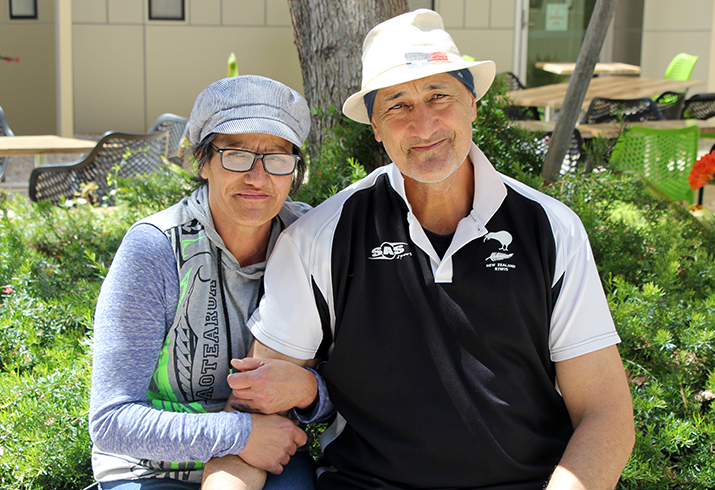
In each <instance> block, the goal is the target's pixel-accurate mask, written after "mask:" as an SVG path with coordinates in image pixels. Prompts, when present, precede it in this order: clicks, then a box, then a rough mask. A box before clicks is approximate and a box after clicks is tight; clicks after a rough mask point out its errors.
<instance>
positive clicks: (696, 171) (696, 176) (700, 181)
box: [688, 153, 715, 190]
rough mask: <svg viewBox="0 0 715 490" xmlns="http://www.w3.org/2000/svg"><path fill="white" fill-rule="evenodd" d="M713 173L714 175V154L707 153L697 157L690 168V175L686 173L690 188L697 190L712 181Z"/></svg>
mask: <svg viewBox="0 0 715 490" xmlns="http://www.w3.org/2000/svg"><path fill="white" fill-rule="evenodd" d="M713 175H715V154H713V153H708V154H707V155H703V156H702V157H700V158H698V161H697V162H695V165H693V168H692V170H690V175H688V182H690V188H691V189H692V190H697V189H700V188H701V187H703V186H704V185H705V184H708V183H710V182H713Z"/></svg>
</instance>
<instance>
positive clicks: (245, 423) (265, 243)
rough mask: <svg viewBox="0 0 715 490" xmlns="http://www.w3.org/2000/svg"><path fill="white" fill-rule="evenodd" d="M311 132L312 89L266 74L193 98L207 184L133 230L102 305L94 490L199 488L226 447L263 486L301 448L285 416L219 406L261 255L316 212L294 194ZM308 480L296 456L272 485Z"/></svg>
mask: <svg viewBox="0 0 715 490" xmlns="http://www.w3.org/2000/svg"><path fill="white" fill-rule="evenodd" d="M309 128H310V111H309V109H308V105H307V103H306V101H305V99H304V98H303V97H302V96H301V95H300V94H298V93H297V92H295V91H294V90H292V89H290V88H288V87H286V86H285V85H283V84H281V83H279V82H276V81H274V80H270V79H268V78H264V77H258V76H240V77H231V78H226V79H224V80H220V81H218V82H215V83H213V84H211V85H209V86H208V87H207V88H206V89H205V90H204V91H203V92H202V93H201V94H199V96H198V97H197V99H196V102H195V104H194V108H193V110H192V112H191V116H190V118H189V122H188V126H187V137H188V139H189V142H190V143H191V144H192V146H191V152H190V153H191V154H192V155H193V156H194V157H195V160H196V162H197V167H198V168H197V169H198V173H199V176H198V180H199V181H200V182H201V186H200V187H199V188H198V189H197V190H195V191H194V192H193V193H192V194H191V196H189V197H187V198H184V199H183V200H182V201H180V202H179V203H177V204H175V205H174V206H172V207H170V208H168V209H166V210H164V211H162V212H160V213H157V214H156V215H153V216H150V217H148V218H146V219H144V220H141V221H140V222H138V223H136V224H134V225H133V226H132V227H131V228H130V230H129V231H128V232H127V234H126V236H125V237H124V240H123V242H122V245H121V246H120V247H119V250H118V251H117V254H116V256H115V258H114V261H113V263H112V266H111V268H110V270H109V273H108V274H107V278H106V279H105V281H104V284H103V285H102V290H101V293H100V296H99V299H98V302H97V310H96V315H95V325H94V329H95V330H94V366H93V377H92V395H91V402H90V435H91V437H92V441H93V443H94V446H93V449H92V465H93V470H94V475H95V478H96V479H97V481H98V482H99V485H100V488H102V489H116V490H128V489H145V488H158V489H168V488H172V489H174V488H181V489H184V488H185V489H191V490H197V489H198V488H199V487H200V484H201V481H202V476H203V466H204V463H205V462H207V461H209V460H210V459H212V458H217V460H218V458H220V457H222V456H227V455H238V456H240V457H241V459H242V460H243V461H245V462H246V463H247V464H246V467H245V479H246V482H247V484H248V483H250V484H252V485H253V486H254V487H255V488H260V487H261V485H262V484H263V480H264V478H265V471H263V470H269V471H272V472H273V473H279V472H281V471H283V469H284V468H283V465H285V464H286V463H287V461H288V459H289V458H290V457H291V455H293V454H294V453H295V451H296V449H297V448H298V447H299V446H302V445H303V444H305V441H306V437H305V433H304V432H303V431H302V430H301V429H299V428H298V427H296V426H295V424H293V423H292V422H291V421H290V420H288V419H287V418H285V417H282V416H280V415H260V414H249V413H242V412H235V411H234V412H228V411H222V410H223V409H224V406H226V405H227V400H228V398H229V395H230V394H231V389H230V388H229V386H228V384H227V381H226V377H227V375H228V374H229V372H230V364H229V362H230V360H231V359H232V358H242V357H245V355H246V354H247V351H248V349H249V347H250V343H251V340H252V337H251V334H250V332H249V331H248V329H247V328H246V321H247V319H248V318H249V317H250V316H251V313H252V312H253V310H254V309H255V307H256V305H257V302H258V299H259V296H260V295H261V282H262V277H263V271H264V268H265V262H266V259H267V257H268V255H270V253H271V250H272V248H273V245H274V243H275V241H276V239H277V238H278V235H279V233H280V232H281V231H282V230H283V229H284V228H285V227H286V226H288V225H289V224H290V223H291V222H293V221H294V220H295V219H297V218H298V217H299V216H300V215H302V214H303V213H305V212H306V211H307V209H308V207H307V206H305V205H302V204H298V203H294V202H292V201H291V200H290V199H288V194H289V192H290V191H291V189H292V188H293V189H295V188H297V187H298V186H299V185H300V182H301V180H302V177H303V173H304V170H305V162H304V160H303V158H302V156H301V152H300V147H301V145H302V144H303V142H304V141H305V138H306V136H307V135H308V131H309ZM228 406H230V405H228ZM256 467H257V468H258V469H256ZM241 476H244V471H243V470H241ZM313 486H314V473H313V470H312V460H311V459H310V457H309V456H308V455H307V453H303V452H299V453H298V454H296V455H295V456H294V457H292V458H290V463H289V464H287V465H286V466H285V471H283V474H282V475H280V476H278V475H269V477H268V479H267V481H266V487H265V488H271V487H274V488H312V487H313Z"/></svg>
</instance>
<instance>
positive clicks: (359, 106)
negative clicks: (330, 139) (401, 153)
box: [343, 9, 496, 124]
mask: <svg viewBox="0 0 715 490" xmlns="http://www.w3.org/2000/svg"><path fill="white" fill-rule="evenodd" d="M465 68H466V69H469V71H470V72H471V73H472V75H473V76H474V94H475V96H476V98H477V100H479V99H481V98H482V97H483V96H484V94H485V93H486V92H487V90H488V89H489V87H490V86H491V84H492V82H493V81H494V75H495V74H496V65H495V64H494V62H493V61H467V60H465V59H463V58H462V56H461V55H460V54H459V49H457V45H456V44H455V43H454V40H453V39H452V37H451V36H450V35H449V34H447V31H445V30H444V23H443V22H442V17H440V16H439V14H438V13H437V12H434V11H432V10H428V9H419V10H415V11H414V12H408V13H406V14H402V15H398V16H397V17H393V18H392V19H389V20H386V21H385V22H382V23H381V24H378V25H377V26H375V27H373V28H372V30H371V31H370V32H368V34H367V36H366V37H365V42H364V43H363V46H362V89H361V90H360V91H359V92H356V93H354V94H353V95H351V96H350V97H348V99H347V100H346V101H345V104H343V114H345V115H346V116H348V117H349V118H350V119H352V120H354V121H357V122H361V123H365V124H370V118H369V117H368V113H367V108H366V107H365V103H364V100H363V99H364V97H365V94H367V93H370V92H372V91H373V90H377V89H381V88H385V87H390V86H392V85H398V84H400V83H405V82H409V81H412V80H418V79H420V78H424V77H428V76H431V75H436V74H438V73H446V72H451V71H457V70H462V69H465Z"/></svg>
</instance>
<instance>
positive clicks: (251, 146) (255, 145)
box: [201, 133, 293, 236]
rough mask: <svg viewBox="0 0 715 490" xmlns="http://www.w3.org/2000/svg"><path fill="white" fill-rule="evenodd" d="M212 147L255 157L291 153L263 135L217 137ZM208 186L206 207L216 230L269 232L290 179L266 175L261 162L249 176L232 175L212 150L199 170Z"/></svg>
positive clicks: (289, 148)
mask: <svg viewBox="0 0 715 490" xmlns="http://www.w3.org/2000/svg"><path fill="white" fill-rule="evenodd" d="M213 144H214V146H216V147H218V148H221V149H224V148H230V149H235V150H249V151H252V152H254V153H293V144H292V143H290V142H289V141H286V140H284V139H283V138H280V137H278V136H273V135H269V134H262V133H250V134H218V135H217V137H216V139H214V141H213ZM201 176H202V177H203V178H205V179H207V180H208V182H209V184H208V185H209V189H208V190H209V207H210V209H211V215H212V217H213V220H214V224H215V226H216V230H217V231H218V232H219V234H220V235H222V236H223V233H222V230H230V229H231V232H232V233H235V232H236V231H239V230H242V229H244V228H245V229H246V231H248V229H250V228H253V229H254V231H255V229H260V228H266V229H267V230H270V223H271V220H272V219H273V218H274V217H275V216H276V215H277V214H278V212H279V211H280V209H281V207H282V206H283V203H284V202H285V200H286V198H287V197H288V193H289V192H290V188H291V184H292V183H293V175H280V176H279V175H271V174H268V173H266V171H265V169H264V167H263V160H258V161H256V163H255V165H254V166H253V168H252V169H251V170H250V171H248V172H232V171H230V170H226V169H225V168H223V167H222V166H221V155H220V154H219V153H218V152H217V151H215V150H213V151H212V155H211V157H210V158H209V161H208V162H207V163H206V164H205V165H203V167H202V168H201Z"/></svg>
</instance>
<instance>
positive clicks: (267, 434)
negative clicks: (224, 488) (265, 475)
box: [238, 414, 308, 475]
mask: <svg viewBox="0 0 715 490" xmlns="http://www.w3.org/2000/svg"><path fill="white" fill-rule="evenodd" d="M251 420H252V423H253V425H252V428H251V435H250V437H249V438H248V443H246V447H244V448H243V451H241V452H240V453H239V454H238V455H239V456H240V457H241V459H243V460H244V461H245V462H246V463H248V464H249V465H251V466H254V467H256V468H259V469H262V470H266V471H269V472H271V473H275V474H276V475H279V474H281V473H282V472H283V465H286V464H288V461H290V457H291V456H293V455H294V454H295V452H296V450H297V449H298V448H299V447H301V446H303V445H305V443H306V442H307V441H308V437H307V436H306V435H305V432H304V431H303V430H301V429H300V428H299V427H298V426H296V425H295V423H293V421H291V420H289V419H287V418H286V417H283V416H281V415H262V414H252V415H251Z"/></svg>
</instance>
